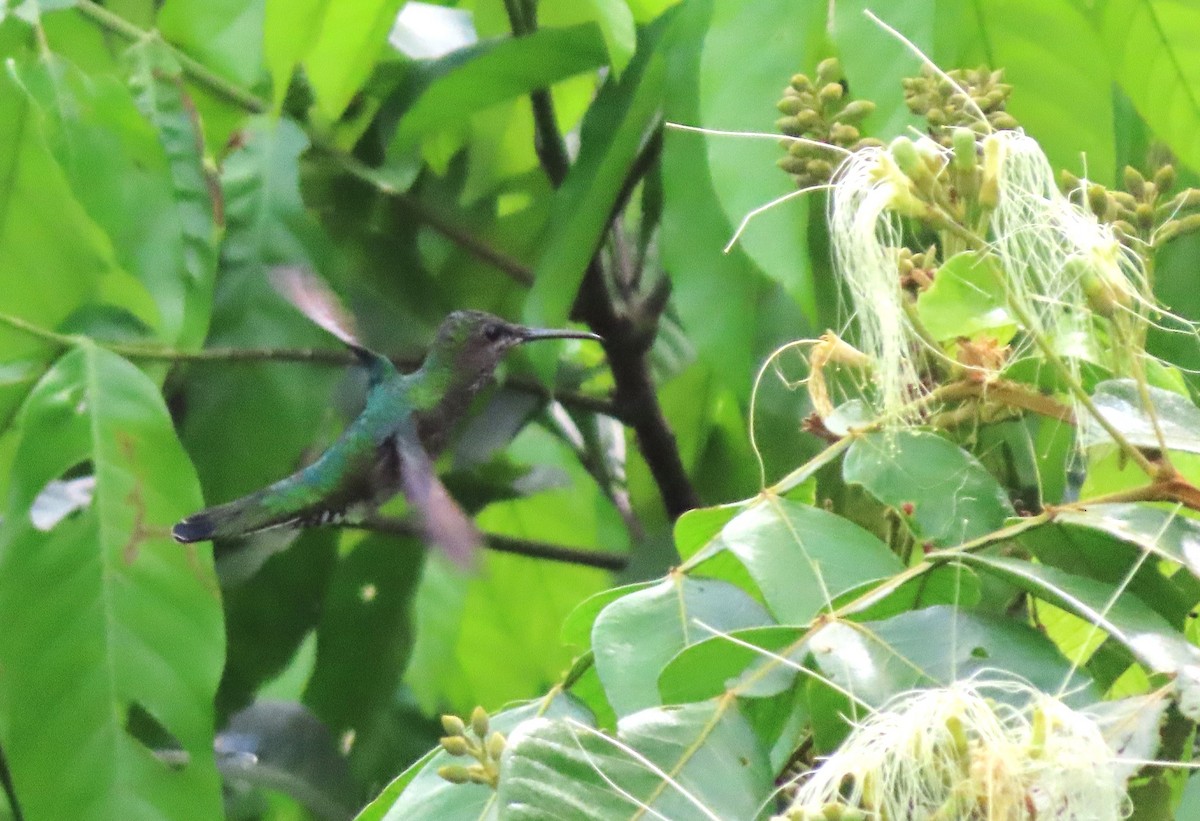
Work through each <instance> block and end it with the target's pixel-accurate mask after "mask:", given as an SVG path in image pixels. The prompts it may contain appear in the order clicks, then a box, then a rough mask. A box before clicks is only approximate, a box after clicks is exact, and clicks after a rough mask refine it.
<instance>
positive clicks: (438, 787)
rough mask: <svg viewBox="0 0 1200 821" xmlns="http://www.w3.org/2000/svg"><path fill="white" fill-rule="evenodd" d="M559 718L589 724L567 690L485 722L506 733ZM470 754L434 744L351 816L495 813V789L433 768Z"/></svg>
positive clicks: (477, 817)
mask: <svg viewBox="0 0 1200 821" xmlns="http://www.w3.org/2000/svg"><path fill="white" fill-rule="evenodd" d="M544 719H555V720H558V719H562V720H570V721H572V722H578V723H579V724H580V725H581V726H584V727H588V726H590V725H591V716H590V715H588V713H587V711H586V710H583V709H581V708H580V707H579V704H578V703H577V702H576V701H575V700H574V699H573V698H571V697H570V696H566V695H563V694H562V693H557V694H555V695H553V696H550V697H547V698H546V699H543V700H542V701H540V702H534V703H530V704H525V705H522V706H520V707H515V708H513V709H511V710H505V711H504V712H502V713H498V714H496V715H494V716H492V717H491V720H490V721H489V722H488V724H489V727H490V728H491V729H492V730H494V731H496V732H500V733H503V734H505V735H509V734H511V733H513V732H514V731H516V730H517V728H519V727H521V726H522V725H523V724H525V723H527V722H533V721H539V720H544ZM469 763H471V759H464V758H456V757H454V756H452V755H450V754H449V753H447V752H446V751H445V750H441V749H438V750H435V751H433V752H430V753H429V754H427V755H426V756H424V757H423V758H422V759H421V760H420V761H418V762H416V763H415V764H413V765H412V766H411V767H409V768H408V769H407V770H405V771H404V772H403V773H401V774H400V775H399V776H398V777H397V778H396V779H395V780H394V781H392V783H391V784H389V785H388V786H387V787H386V788H385V789H384V790H383V792H382V793H380V794H379V796H378V797H377V798H376V799H375V800H374V801H372V802H371V803H370V804H368V805H367V806H366V807H365V808H364V809H363V811H362V812H361V813H359V814H358V816H357V818H356V819H355V821H410V819H431V820H432V819H438V820H439V821H443V820H444V821H456V820H457V819H463V820H464V821H466V819H473V821H484V819H493V821H494V819H496V818H497V802H496V794H495V793H494V792H493V791H492V790H491V789H490V788H489V787H485V786H483V785H480V784H451V783H450V782H449V781H447V780H446V779H444V778H442V777H441V776H440V775H438V774H437V771H438V769H439V768H440V767H443V766H445V765H447V764H469Z"/></svg>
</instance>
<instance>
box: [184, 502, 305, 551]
mask: <svg viewBox="0 0 1200 821" xmlns="http://www.w3.org/2000/svg"><path fill="white" fill-rule="evenodd" d="M266 496H267V494H266V492H265V491H261V490H260V491H258V492H257V493H251V494H250V495H249V496H243V497H242V498H241V499H235V500H234V501H232V502H226V503H225V504H223V505H217V506H216V507H210V508H208V509H206V510H202V511H200V512H199V513H196V514H193V515H191V516H188V517H187V518H186V519H184V520H182V521H181V522H179V523H178V524H176V525H175V526H174V527H173V528H171V535H172V536H174V537H175V541H177V542H181V543H183V544H189V543H191V542H206V541H209V540H210V539H233V538H237V537H239V536H247V535H249V534H251V533H257V532H259V531H261V530H268V529H270V528H273V527H280V526H282V525H286V524H290V523H292V522H295V521H296V520H297V518H296V515H295V513H294V512H293V511H283V512H281V511H279V510H272V509H271V506H270V505H269V504H265V502H266Z"/></svg>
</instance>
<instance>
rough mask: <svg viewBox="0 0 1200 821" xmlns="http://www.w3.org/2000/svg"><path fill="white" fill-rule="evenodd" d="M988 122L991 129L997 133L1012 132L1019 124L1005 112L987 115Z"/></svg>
mask: <svg viewBox="0 0 1200 821" xmlns="http://www.w3.org/2000/svg"><path fill="white" fill-rule="evenodd" d="M988 122H989V123H991V124H992V128H995V129H997V130H998V131H1012V130H1014V129H1016V128H1017V127H1018V126H1019V125H1020V123H1018V122H1017V118H1016V117H1014V116H1013V115H1011V114H1009V113H1008V112H1007V111H996V112H994V113H992V114H989V115H988Z"/></svg>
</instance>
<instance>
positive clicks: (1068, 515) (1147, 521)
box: [1054, 504, 1200, 578]
mask: <svg viewBox="0 0 1200 821" xmlns="http://www.w3.org/2000/svg"><path fill="white" fill-rule="evenodd" d="M1054 523H1055V524H1058V525H1072V526H1077V527H1082V528H1088V529H1091V530H1100V531H1103V532H1104V533H1107V534H1109V535H1110V536H1113V537H1114V538H1117V539H1120V540H1121V541H1123V542H1128V543H1130V544H1132V545H1135V546H1136V547H1137V548H1138V549H1139V550H1142V551H1146V552H1149V553H1153V554H1155V555H1156V556H1158V557H1160V558H1163V559H1167V560H1168V561H1171V562H1175V563H1177V564H1181V565H1183V566H1184V567H1186V568H1187V569H1188V570H1189V571H1191V573H1192V575H1193V576H1196V577H1198V578H1200V522H1198V521H1197V520H1195V519H1193V518H1191V517H1189V516H1185V515H1182V514H1181V513H1180V512H1178V511H1175V510H1163V509H1161V508H1157V507H1151V506H1150V505H1139V504H1108V505H1105V504H1090V505H1088V506H1087V507H1086V508H1082V509H1080V508H1063V509H1062V510H1060V511H1057V512H1056V513H1055V514H1054Z"/></svg>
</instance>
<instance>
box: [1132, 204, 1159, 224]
mask: <svg viewBox="0 0 1200 821" xmlns="http://www.w3.org/2000/svg"><path fill="white" fill-rule="evenodd" d="M1133 213H1134V217H1135V218H1136V219H1137V224H1138V227H1140V228H1141V229H1142V230H1143V231H1149V230H1150V229H1151V228H1153V227H1154V208H1153V207H1152V206H1151V205H1150V203H1148V202H1140V203H1138V207H1137V209H1136V210H1135V211H1134V212H1133Z"/></svg>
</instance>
